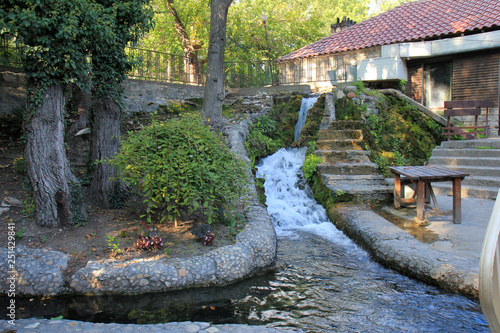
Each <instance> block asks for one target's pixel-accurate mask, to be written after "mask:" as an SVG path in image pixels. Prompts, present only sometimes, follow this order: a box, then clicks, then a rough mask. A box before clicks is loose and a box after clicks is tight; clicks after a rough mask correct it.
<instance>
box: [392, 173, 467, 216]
mask: <svg viewBox="0 0 500 333" xmlns="http://www.w3.org/2000/svg"><path fill="white" fill-rule="evenodd" d="M389 169H390V170H391V172H392V173H393V174H394V206H395V208H396V209H399V208H401V204H405V203H416V204H417V219H418V220H420V221H422V220H424V218H425V216H424V214H425V204H426V203H430V200H432V202H433V204H434V208H433V210H432V211H431V212H428V213H427V216H437V215H452V214H453V223H455V224H459V223H461V220H462V206H461V199H462V191H461V182H462V180H463V179H464V178H465V177H467V176H468V175H469V174H467V173H463V172H459V171H455V170H450V169H446V168H442V167H436V166H397V167H390V168H389ZM445 181H452V182H453V210H452V211H440V210H439V206H438V204H437V201H436V196H435V195H434V191H433V190H432V186H431V183H433V182H445ZM409 183H415V184H416V190H415V193H414V195H413V197H412V198H404V185H405V184H409ZM402 185H403V187H402ZM402 194H403V198H402ZM415 196H416V199H415ZM429 197H430V199H429Z"/></svg>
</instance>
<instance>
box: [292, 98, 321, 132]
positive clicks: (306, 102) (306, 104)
mask: <svg viewBox="0 0 500 333" xmlns="http://www.w3.org/2000/svg"><path fill="white" fill-rule="evenodd" d="M318 98H319V95H315V96H308V97H304V98H302V104H301V105H300V111H299V120H297V124H295V137H294V141H297V140H298V139H299V138H300V131H301V130H302V127H304V125H305V123H306V118H307V111H308V110H309V109H310V108H312V107H313V105H314V103H316V101H317V100H318Z"/></svg>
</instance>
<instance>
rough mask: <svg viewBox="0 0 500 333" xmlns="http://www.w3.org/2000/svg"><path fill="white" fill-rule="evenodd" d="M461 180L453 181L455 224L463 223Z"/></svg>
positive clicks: (455, 179)
mask: <svg viewBox="0 0 500 333" xmlns="http://www.w3.org/2000/svg"><path fill="white" fill-rule="evenodd" d="M461 182H462V180H461V179H460V178H454V179H453V223H455V224H460V223H462V189H461Z"/></svg>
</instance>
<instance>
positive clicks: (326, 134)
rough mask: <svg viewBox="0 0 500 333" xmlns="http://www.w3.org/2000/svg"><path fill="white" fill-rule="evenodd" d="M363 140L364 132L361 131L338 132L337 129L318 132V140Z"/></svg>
mask: <svg viewBox="0 0 500 333" xmlns="http://www.w3.org/2000/svg"><path fill="white" fill-rule="evenodd" d="M346 139H351V140H353V139H354V140H362V139H363V131H361V130H353V129H347V130H337V129H332V128H329V129H326V130H321V131H319V132H318V140H320V141H324V140H346Z"/></svg>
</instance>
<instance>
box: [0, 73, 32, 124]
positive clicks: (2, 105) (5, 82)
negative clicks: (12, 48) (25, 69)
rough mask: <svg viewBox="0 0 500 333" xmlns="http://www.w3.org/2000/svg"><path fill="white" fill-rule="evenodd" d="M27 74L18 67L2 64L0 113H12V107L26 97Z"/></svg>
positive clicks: (0, 74)
mask: <svg viewBox="0 0 500 333" xmlns="http://www.w3.org/2000/svg"><path fill="white" fill-rule="evenodd" d="M25 81H26V76H25V75H24V73H22V72H21V71H20V70H19V69H18V68H13V67H3V66H0V115H1V114H7V113H12V109H13V108H14V107H16V106H17V105H19V104H21V103H23V102H24V101H25V99H26V88H25V87H24V86H25Z"/></svg>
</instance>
